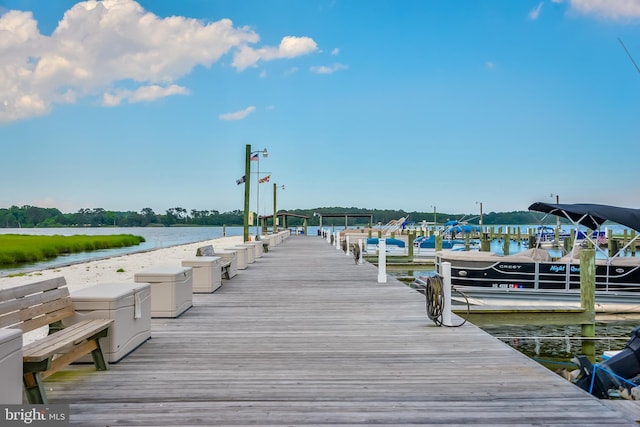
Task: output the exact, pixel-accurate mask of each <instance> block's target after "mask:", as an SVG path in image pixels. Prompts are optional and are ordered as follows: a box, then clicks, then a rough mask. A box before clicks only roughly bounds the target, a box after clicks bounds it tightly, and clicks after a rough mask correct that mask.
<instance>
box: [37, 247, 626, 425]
mask: <svg viewBox="0 0 640 427" xmlns="http://www.w3.org/2000/svg"><path fill="white" fill-rule="evenodd" d="M159 261H161V260H159ZM454 318H455V319H454V320H458V319H459V318H457V317H456V316H454ZM151 336H152V338H151V340H149V341H147V342H146V343H145V344H143V345H142V346H141V347H139V348H138V349H137V350H135V351H134V352H133V353H131V354H130V355H128V356H127V357H125V358H124V359H122V360H121V361H120V362H119V363H118V364H112V365H111V366H110V370H108V371H103V372H97V373H96V372H93V371H91V366H87V365H75V366H73V367H72V370H71V371H67V372H62V373H59V374H56V375H54V376H52V377H50V378H49V379H47V381H46V382H45V387H46V390H47V395H48V397H49V402H50V403H52V404H56V403H68V404H70V407H71V410H70V412H71V424H72V425H83V426H105V425H111V426H115V425H147V426H160V425H163V426H190V425H203V426H218V425H249V424H253V425H329V424H332V425H350V424H357V425H378V424H389V425H408V424H426V425H470V424H471V425H487V426H496V425H503V426H507V425H509V426H513V425H576V426H597V427H602V426H605V425H606V426H616V425H629V426H630V425H636V424H634V423H633V419H632V417H631V416H625V415H623V413H622V412H617V411H615V410H613V409H610V408H609V407H608V406H606V405H605V404H604V403H603V402H601V401H599V400H598V399H596V398H594V397H592V396H590V395H588V394H587V393H586V392H584V391H582V390H580V389H579V388H578V387H576V386H574V385H572V384H570V383H569V382H567V381H566V380H564V379H563V378H561V377H560V376H558V375H556V374H554V373H553V372H551V371H549V370H547V369H546V368H544V367H543V366H541V365H539V364H538V363H536V362H534V361H532V360H530V359H528V358H527V357H525V356H524V355H522V354H520V353H518V352H517V351H516V350H514V349H512V348H511V347H509V346H507V345H506V344H504V343H502V342H501V341H499V340H498V339H496V338H493V337H492V336H490V335H489V334H487V333H485V332H484V331H482V330H481V329H479V328H477V327H476V326H474V325H471V324H467V325H464V326H463V327H460V328H446V327H436V326H435V325H433V323H432V322H431V321H430V320H429V319H428V318H427V315H426V310H425V301H424V296H423V295H422V294H420V293H419V292H416V291H415V290H412V289H410V288H409V287H407V286H406V285H404V284H402V283H401V282H399V281H397V280H395V279H393V278H389V280H388V281H387V283H382V284H381V283H378V282H377V270H376V268H375V267H374V266H372V265H371V264H363V265H356V264H355V263H354V261H353V258H352V257H350V256H346V255H345V253H344V252H342V251H339V250H336V249H335V248H334V247H333V246H331V245H329V244H327V242H326V241H325V240H322V239H321V238H318V237H315V236H313V237H311V236H304V235H303V236H292V237H290V238H288V239H287V240H286V241H285V242H283V243H282V244H281V245H278V246H276V247H275V248H273V249H272V250H270V251H269V252H268V253H265V254H264V256H263V257H261V258H260V259H257V260H256V262H255V263H253V264H251V265H250V266H249V267H248V268H247V269H246V270H243V271H242V272H241V273H240V274H238V276H236V277H234V278H233V279H231V280H225V281H224V282H223V285H222V287H220V288H219V289H218V290H217V291H216V292H214V293H210V294H209V293H207V294H195V295H193V307H192V308H190V309H189V310H187V311H185V312H184V313H183V314H182V315H181V316H180V317H178V318H175V319H174V318H162V319H161V318H157V319H152V325H151ZM78 370H80V371H82V374H81V375H80V374H78V372H75V371H78Z"/></svg>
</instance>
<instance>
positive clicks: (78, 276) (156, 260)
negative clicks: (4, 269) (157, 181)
mask: <svg viewBox="0 0 640 427" xmlns="http://www.w3.org/2000/svg"><path fill="white" fill-rule="evenodd" d="M240 243H242V236H232V237H221V238H217V239H212V240H207V241H204V242H196V243H188V244H185V245H178V246H172V247H169V248H160V249H154V250H150V251H147V252H140V253H133V254H127V255H119V256H115V257H113V258H106V259H100V260H96V261H87V262H82V263H78V264H73V265H69V266H65V267H56V268H51V269H46V270H41V271H33V272H29V273H26V274H25V275H23V276H15V277H1V278H0V289H4V288H10V287H13V286H18V285H24V284H27V283H34V282H38V281H40V280H46V279H51V278H53V277H60V276H62V277H64V278H65V279H66V281H67V287H68V288H69V291H74V290H77V289H82V288H85V287H87V286H93V285H97V284H99V283H114V282H133V281H134V280H133V276H134V274H135V273H138V272H140V271H143V270H144V269H146V268H149V267H152V266H155V265H160V264H164V265H167V264H169V265H174V266H176V267H177V266H180V265H181V264H182V260H184V259H189V258H193V257H195V255H196V249H197V248H199V247H200V246H205V245H213V247H214V248H218V249H224V248H228V247H232V246H234V245H238V244H240ZM119 269H122V270H124V271H121V272H118V270H119Z"/></svg>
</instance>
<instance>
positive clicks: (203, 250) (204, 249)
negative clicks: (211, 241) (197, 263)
mask: <svg viewBox="0 0 640 427" xmlns="http://www.w3.org/2000/svg"><path fill="white" fill-rule="evenodd" d="M196 256H215V253H214V252H213V245H207V246H201V247H199V248H198V250H197V251H196Z"/></svg>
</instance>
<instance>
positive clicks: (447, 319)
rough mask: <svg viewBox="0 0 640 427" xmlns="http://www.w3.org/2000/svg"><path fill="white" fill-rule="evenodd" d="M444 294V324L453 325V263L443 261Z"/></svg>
mask: <svg viewBox="0 0 640 427" xmlns="http://www.w3.org/2000/svg"><path fill="white" fill-rule="evenodd" d="M442 279H443V280H442V295H443V299H444V306H443V308H442V324H443V325H444V326H452V323H451V263H450V262H443V263H442Z"/></svg>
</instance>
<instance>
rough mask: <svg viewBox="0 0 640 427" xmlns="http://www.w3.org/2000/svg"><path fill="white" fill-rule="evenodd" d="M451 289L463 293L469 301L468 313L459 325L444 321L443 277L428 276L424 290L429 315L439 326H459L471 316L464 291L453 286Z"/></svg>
mask: <svg viewBox="0 0 640 427" xmlns="http://www.w3.org/2000/svg"><path fill="white" fill-rule="evenodd" d="M451 289H452V290H453V291H455V292H457V293H459V294H460V295H462V296H463V297H464V299H465V301H466V303H467V315H466V316H465V318H464V319H463V321H462V323H460V324H459V325H445V324H444V323H443V313H444V292H443V289H442V278H441V277H440V276H430V277H428V278H427V283H426V286H425V290H424V294H425V297H426V304H427V316H428V317H429V319H431V321H433V323H435V324H436V325H437V326H448V327H455V328H457V327H460V326H462V325H464V324H465V323H467V319H468V318H469V314H470V307H469V299H468V298H467V296H466V295H465V294H464V293H462V292H460V291H459V290H457V289H456V288H454V287H453V286H452V287H451Z"/></svg>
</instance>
